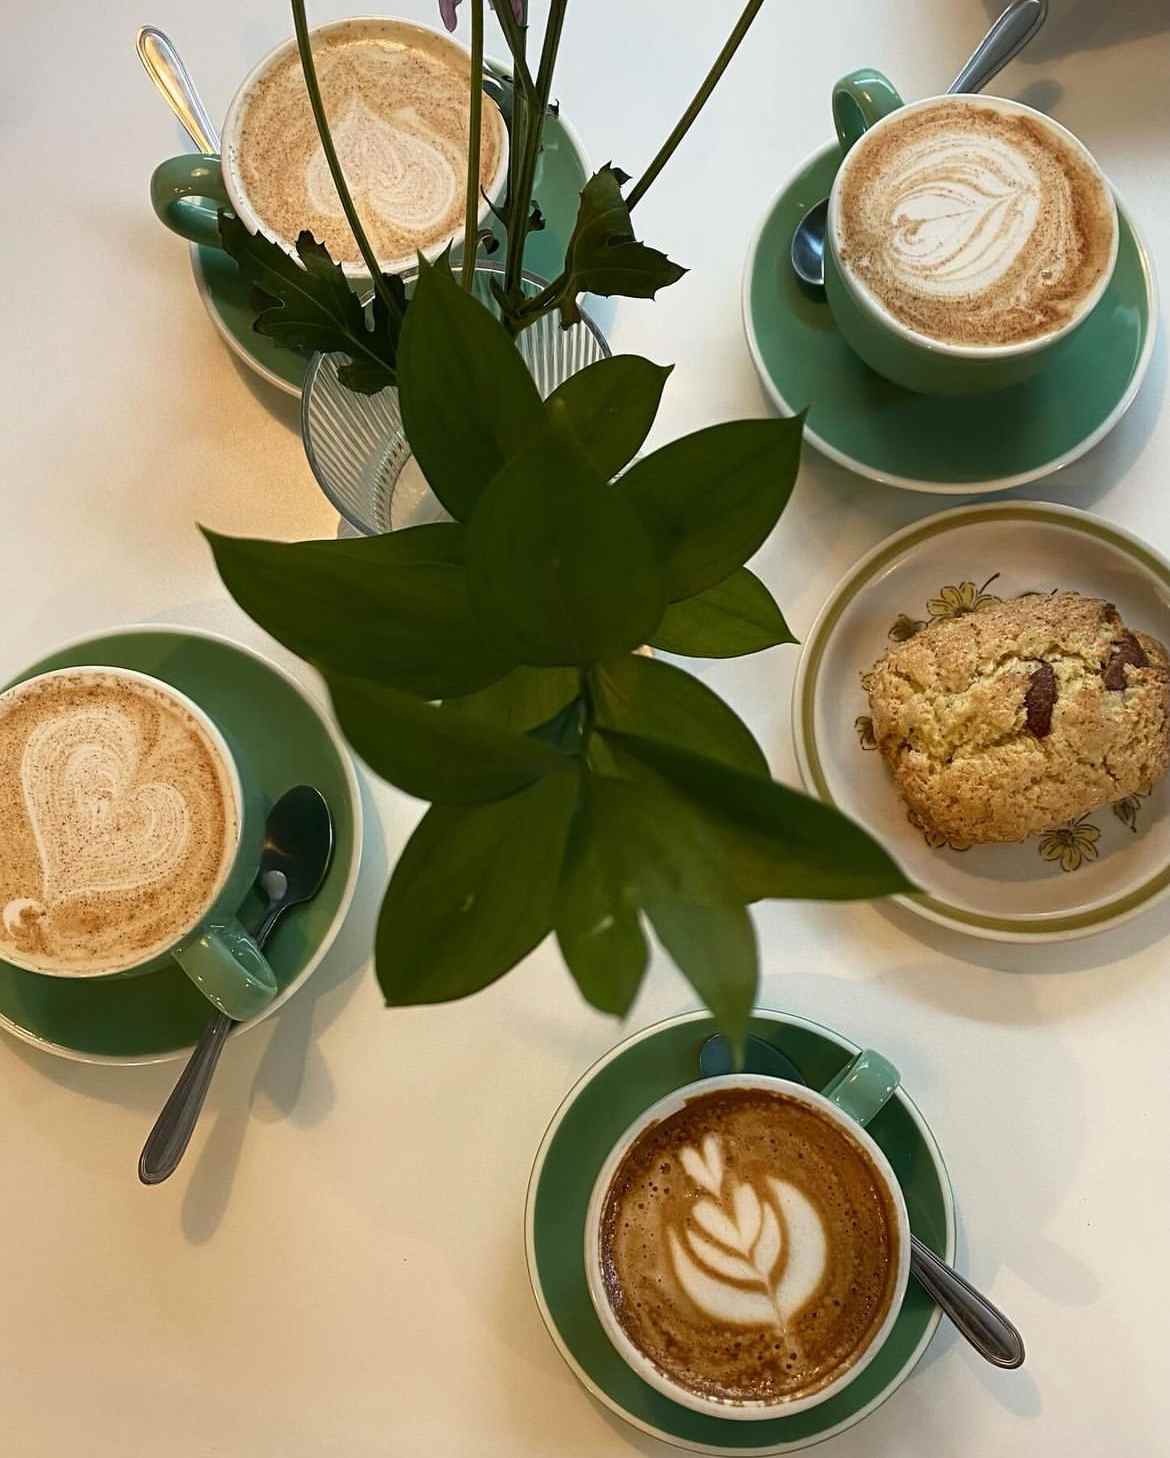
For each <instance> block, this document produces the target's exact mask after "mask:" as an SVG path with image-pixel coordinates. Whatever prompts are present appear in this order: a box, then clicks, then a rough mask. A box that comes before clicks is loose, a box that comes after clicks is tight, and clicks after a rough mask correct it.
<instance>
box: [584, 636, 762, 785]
mask: <svg viewBox="0 0 1170 1458" xmlns="http://www.w3.org/2000/svg"><path fill="white" fill-rule="evenodd" d="M590 677H591V682H592V684H593V688H594V698H595V704H596V714H597V723H598V725H599V726H600V727H602V728H610V729H619V730H624V731H625V732H626V733H628V734H640V735H643V736H644V737H646V738H647V739H661V740H665V741H666V742H667V743H670V744H675V745H677V746H679V747H680V748H682V749H689V750H692V751H693V752H694V753H695V754H703V755H709V756H710V757H711V758H712V759H716V760H718V761H719V762H720V763H721V764H726V765H730V766H731V767H732V768H733V769H739V770H743V772H744V773H745V774H750V775H763V776H764V777H765V778H767V777H768V761H767V760H766V759H765V757H764V751H763V750H762V749H761V748H760V746H759V745H758V744H757V743H756V741H755V738H754V737H753V735H752V732H751V730H750V729H749V728H748V727H747V725H746V724H745V723H744V722H743V720H742V719H741V718H740V717H739V716H738V714H736V713H734V712H733V710H732V709H730V708H729V707H728V706H727V704H725V703H724V702H723V700H722V699H721V698H720V697H719V695H718V694H716V693H713V692H712V691H711V690H710V689H709V688H708V687H707V686H706V684H703V683H700V682H699V680H698V679H697V678H692V676H691V675H690V674H689V673H685V672H684V671H683V670H682V669H681V668H675V667H673V666H672V665H671V664H669V663H662V662H660V661H658V660H657V659H654V658H643V657H642V656H640V655H637V654H628V655H627V656H626V657H624V658H619V659H616V660H615V661H613V662H610V663H602V664H599V665H598V667H597V668H596V669H594V670H593V672H592V674H591V676H590Z"/></svg>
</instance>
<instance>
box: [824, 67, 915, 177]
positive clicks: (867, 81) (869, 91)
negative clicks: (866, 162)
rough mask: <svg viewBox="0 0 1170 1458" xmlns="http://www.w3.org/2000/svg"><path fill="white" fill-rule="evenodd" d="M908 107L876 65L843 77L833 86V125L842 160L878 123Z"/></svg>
mask: <svg viewBox="0 0 1170 1458" xmlns="http://www.w3.org/2000/svg"><path fill="white" fill-rule="evenodd" d="M905 104H906V103H905V102H904V101H903V100H902V98H901V97H900V96H899V95H898V93H897V91H895V89H894V84H893V82H892V81H890V80H889V79H888V78H887V77H885V76H883V75H882V73H881V72H880V71H875V70H874V69H873V68H872V66H863V67H862V69H861V70H860V71H851V72H850V73H849V75H848V76H842V77H841V79H840V81H838V82H837V84H836V86H834V87H833V125H834V126H835V127H836V128H837V140H838V141H839V142H840V143H841V155H842V157H844V155H845V153H846V152H848V150H849V148H850V147H852V146H853V144H854V142H856V141H857V140H858V138H859V137H861V136H862V135H863V133H865V132H867V131H869V129H870V127H872V126H873V125H874V123H875V122H880V121H881V119H882V117H884V116H889V114H890V112H892V111H897V110H898V108H899V107H900V106H905Z"/></svg>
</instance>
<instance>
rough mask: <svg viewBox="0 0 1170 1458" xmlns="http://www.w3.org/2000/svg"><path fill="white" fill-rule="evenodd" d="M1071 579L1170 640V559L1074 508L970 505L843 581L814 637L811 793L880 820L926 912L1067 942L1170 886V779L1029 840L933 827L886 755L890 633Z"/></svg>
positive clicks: (800, 726) (804, 682)
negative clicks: (874, 704) (883, 669)
mask: <svg viewBox="0 0 1170 1458" xmlns="http://www.w3.org/2000/svg"><path fill="white" fill-rule="evenodd" d="M1052 588H1062V589H1067V590H1072V591H1076V592H1083V593H1085V594H1086V595H1088V596H1091V597H1101V598H1105V599H1107V600H1108V601H1110V602H1113V603H1116V605H1117V607H1118V610H1119V611H1120V612H1121V615H1122V617H1123V618H1124V619H1125V620H1126V622H1127V623H1129V624H1130V625H1131V626H1133V627H1136V628H1140V629H1142V630H1144V631H1146V632H1149V633H1152V634H1153V635H1154V636H1155V637H1156V638H1160V639H1161V640H1162V641H1163V642H1164V643H1168V644H1170V563H1167V561H1166V560H1165V559H1164V558H1163V557H1162V556H1161V555H1160V554H1158V553H1157V552H1155V551H1154V550H1153V549H1152V548H1150V547H1148V546H1146V545H1145V544H1144V543H1142V542H1140V541H1139V540H1138V539H1137V538H1136V537H1133V536H1130V534H1129V533H1128V532H1125V531H1122V530H1121V529H1120V528H1118V527H1115V526H1111V525H1109V524H1108V523H1106V522H1105V521H1102V520H1101V519H1100V518H1099V517H1095V516H1091V515H1089V514H1088V513H1087V512H1083V511H1075V510H1073V509H1072V508H1070V507H1064V506H1050V505H1045V504H1042V503H1032V502H1021V503H1019V504H1010V505H1009V504H1004V505H991V506H969V507H960V508H959V509H958V510H956V511H945V512H943V513H942V514H941V515H938V516H932V517H929V518H927V519H926V520H925V521H921V522H917V523H916V524H914V525H913V526H909V527H907V528H905V529H904V530H903V531H900V532H896V533H895V534H894V535H893V536H892V537H889V538H887V539H886V541H884V542H881V543H879V545H878V546H876V547H875V548H874V549H873V551H872V552H870V553H869V554H868V555H867V556H866V557H864V558H863V559H862V560H861V561H860V562H859V563H858V564H857V565H856V566H855V567H854V568H853V569H852V570H851V571H850V572H849V574H848V575H847V576H846V577H845V578H844V579H843V580H842V581H841V582H840V583H838V585H837V587H836V588H835V589H834V590H833V593H832V595H831V596H830V598H829V600H828V602H827V603H826V604H825V606H824V608H823V609H822V610H821V613H820V616H819V617H818V618H817V621H816V623H815V624H814V625H813V628H812V631H811V632H810V633H809V635H808V637H807V639H806V641H805V646H804V650H803V653H802V655H801V661H800V668H799V671H798V673H797V677H796V686H795V691H794V698H793V711H792V723H793V733H794V735H795V739H796V754H797V760H798V763H799V765H800V772H801V775H802V777H803V779H804V782H805V785H806V787H807V788H808V790H809V791H810V792H811V793H812V794H815V795H818V796H820V798H821V799H823V800H828V801H830V802H831V803H833V804H835V805H837V806H839V807H840V808H841V809H842V810H845V811H846V812H847V813H848V814H850V815H852V816H853V817H854V818H855V819H857V820H860V821H861V822H862V823H863V824H864V825H866V826H868V827H869V829H870V830H872V831H873V832H874V833H875V834H876V835H877V836H879V837H880V839H881V840H882V843H883V844H884V845H885V846H887V848H888V849H889V850H890V851H892V853H893V854H894V855H896V856H897V858H898V860H899V861H900V862H901V864H902V866H903V867H904V868H905V870H906V872H907V874H908V875H909V876H910V877H911V878H912V879H913V881H914V882H915V883H916V884H917V885H918V886H921V887H922V888H923V890H922V894H921V895H917V896H912V897H905V898H901V899H902V900H903V904H904V905H906V906H907V907H909V908H910V909H911V910H912V911H916V912H918V913H919V914H920V915H922V916H925V917H928V918H929V919H930V920H932V921H936V922H940V923H941V924H942V925H944V926H949V927H953V928H955V929H956V930H959V931H966V932H970V933H971V934H972V935H974V936H981V937H990V938H992V939H994V940H997V941H1018V942H1040V941H1063V940H1066V939H1068V938H1071V937H1081V936H1088V935H1090V934H1092V933H1094V932H1098V931H1102V930H1104V929H1105V928H1106V927H1109V926H1114V925H1116V924H1117V923H1118V922H1121V921H1125V920H1127V919H1128V918H1129V917H1131V916H1135V915H1136V914H1137V913H1138V912H1139V911H1141V910H1143V909H1144V908H1145V907H1146V906H1148V905H1149V904H1150V903H1151V902H1152V901H1154V900H1155V899H1157V898H1159V897H1161V896H1163V895H1165V894H1166V892H1167V890H1168V889H1170V813H1168V812H1170V786H1168V784H1167V782H1165V781H1164V782H1163V783H1161V784H1159V785H1157V786H1155V787H1154V790H1153V793H1152V794H1150V795H1148V796H1130V797H1128V798H1127V799H1125V800H1120V801H1118V802H1117V803H1116V804H1114V805H1112V806H1110V805H1106V806H1103V807H1102V808H1101V809H1099V810H1095V811H1093V812H1092V813H1091V814H1089V815H1083V816H1081V817H1080V819H1079V820H1077V821H1075V822H1073V823H1071V824H1068V825H1062V826H1055V827H1053V829H1051V830H1050V831H1048V832H1046V833H1045V834H1044V835H1041V836H1033V837H1031V838H1030V839H1028V840H1026V841H1023V842H1022V843H1020V844H1018V845H998V846H968V845H966V844H964V843H962V842H950V843H948V842H945V841H943V840H942V839H941V837H938V836H935V835H931V834H927V833H925V832H924V831H923V830H922V828H921V827H920V826H918V825H916V824H915V822H914V820H913V819H912V817H911V816H909V815H908V813H907V809H906V806H905V804H904V803H903V801H902V799H901V797H900V796H899V794H898V792H897V790H896V789H895V787H894V783H893V781H892V780H891V778H890V777H889V775H888V773H887V772H886V769H885V766H884V765H883V764H882V762H881V759H880V758H879V757H878V755H877V754H876V753H874V752H873V751H874V750H875V749H876V746H875V744H874V742H873V726H872V724H871V723H870V721H869V718H868V713H869V709H868V704H867V702H866V698H865V695H864V693H863V692H862V689H861V683H860V675H861V674H862V673H863V672H864V671H865V670H866V669H868V668H869V667H870V666H871V665H872V664H873V663H874V661H875V660H876V659H877V658H878V657H880V655H881V654H882V653H883V652H884V651H885V649H886V647H887V646H888V645H889V643H890V642H891V641H899V640H904V639H905V638H908V637H911V636H912V635H913V634H914V633H916V632H918V631H920V629H921V628H923V627H924V626H925V625H926V624H927V623H929V622H932V621H936V620H938V619H939V618H943V617H954V616H957V615H959V614H962V613H966V612H971V611H973V610H974V609H975V608H976V607H978V606H979V605H980V604H981V603H983V602H985V601H987V600H988V598H991V597H1015V596H1017V595H1018V594H1020V593H1023V592H1030V591H1047V590H1049V589H1052Z"/></svg>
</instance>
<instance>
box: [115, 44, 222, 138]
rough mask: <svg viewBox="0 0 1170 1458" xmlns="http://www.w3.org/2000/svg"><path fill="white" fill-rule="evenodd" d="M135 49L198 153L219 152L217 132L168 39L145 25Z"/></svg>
mask: <svg viewBox="0 0 1170 1458" xmlns="http://www.w3.org/2000/svg"><path fill="white" fill-rule="evenodd" d="M135 49H136V50H137V51H138V59H139V60H140V61H141V62H142V64H143V65H144V66H145V67H146V74H147V75H148V76H149V77H150V79H151V80H152V81H153V82H154V84H155V85H156V86H157V87H158V89H159V90H160V91H161V92H162V95H163V99H164V100H165V101H166V103H167V105H168V106H169V107H170V109H171V110H172V111H173V112H174V113H175V115H176V116H177V117H178V118H179V121H180V123H181V124H182V126H183V127H184V129H185V130H186V132H187V135H188V136H189V137H190V138H191V140H192V141H193V142H194V143H195V145H196V146H197V147H198V148H199V150H200V151H201V152H206V153H208V154H209V155H210V154H213V153H216V152H218V151H219V132H218V131H217V130H216V128H215V123H214V122H213V121H212V120H211V118H210V117H209V116H208V115H207V108H206V107H205V106H204V105H203V101H202V98H201V97H200V95H199V93H198V91H196V90H195V83H194V81H192V80H191V74H190V72H189V71H188V70H187V68H186V66H184V65H183V62H182V58H181V57H180V55H179V52H178V51H177V50H176V49H175V43H174V41H172V40H171V38H170V36H169V35H167V34H166V33H165V32H164V31H161V30H158V29H156V28H155V27H154V26H153V25H144V26H143V27H142V29H141V30H140V31H139V32H138V39H137V41H136V42H135Z"/></svg>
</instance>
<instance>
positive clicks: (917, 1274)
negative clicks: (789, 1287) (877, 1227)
mask: <svg viewBox="0 0 1170 1458" xmlns="http://www.w3.org/2000/svg"><path fill="white" fill-rule="evenodd" d="M735 1071H737V1070H736V1069H735V1063H734V1059H733V1057H732V1050H731V1044H730V1042H729V1041H728V1040H727V1039H726V1038H725V1037H724V1036H723V1034H722V1033H715V1034H713V1035H712V1036H711V1037H710V1038H708V1039H707V1040H706V1041H705V1042H704V1043H703V1046H702V1047H701V1048H700V1049H699V1072H700V1073H701V1074H702V1076H703V1077H704V1078H714V1077H715V1076H716V1075H717V1074H720V1073H732V1072H735ZM741 1071H742V1072H745V1073H765V1074H770V1075H771V1077H773V1078H787V1079H788V1080H790V1081H791V1082H793V1083H806V1082H807V1080H806V1079H805V1078H804V1076H803V1074H802V1073H801V1072H800V1070H799V1069H798V1068H797V1066H796V1064H795V1063H793V1062H792V1060H791V1059H790V1058H787V1057H785V1055H784V1054H783V1053H781V1052H780V1050H779V1048H774V1047H773V1046H772V1044H771V1043H767V1042H765V1041H764V1039H763V1038H755V1037H753V1036H752V1035H751V1034H750V1033H749V1034H748V1037H747V1044H746V1048H745V1050H744V1067H743V1069H742V1070H741ZM910 1274H911V1275H912V1276H913V1277H914V1279H915V1280H916V1281H917V1282H918V1284H919V1285H920V1286H921V1287H922V1289H923V1290H924V1291H925V1292H926V1294H927V1295H928V1296H929V1297H930V1298H931V1300H932V1301H933V1302H934V1303H935V1305H936V1306H938V1308H939V1309H940V1310H941V1311H942V1312H944V1313H945V1315H947V1316H949V1317H950V1319H951V1321H952V1322H953V1323H954V1324H955V1326H956V1327H957V1328H958V1329H959V1331H960V1332H962V1334H963V1336H965V1337H966V1338H967V1340H968V1341H969V1342H970V1343H971V1345H972V1346H973V1347H974V1348H975V1350H976V1351H977V1352H978V1353H979V1355H980V1356H981V1357H985V1358H986V1359H987V1361H989V1362H990V1363H992V1365H993V1366H996V1367H1019V1366H1022V1365H1023V1361H1024V1339H1023V1337H1021V1336H1020V1333H1019V1332H1018V1331H1017V1330H1016V1328H1015V1327H1014V1326H1013V1325H1012V1323H1011V1322H1010V1321H1009V1320H1008V1319H1007V1317H1006V1316H1005V1315H1004V1314H1003V1312H1002V1311H999V1310H998V1309H997V1308H996V1307H994V1306H993V1305H992V1304H991V1302H990V1301H988V1299H987V1297H986V1296H983V1295H981V1294H980V1293H979V1292H978V1291H976V1289H975V1287H974V1286H972V1285H971V1284H970V1282H968V1281H965V1280H964V1279H963V1277H962V1276H960V1275H959V1273H958V1271H955V1270H952V1268H951V1267H950V1266H948V1265H947V1263H946V1261H944V1260H940V1258H939V1257H938V1256H936V1255H935V1253H934V1251H932V1250H931V1248H930V1247H929V1246H928V1245H926V1244H924V1242H922V1241H921V1240H919V1238H918V1237H917V1236H916V1235H915V1234H914V1233H913V1232H911V1234H910Z"/></svg>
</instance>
